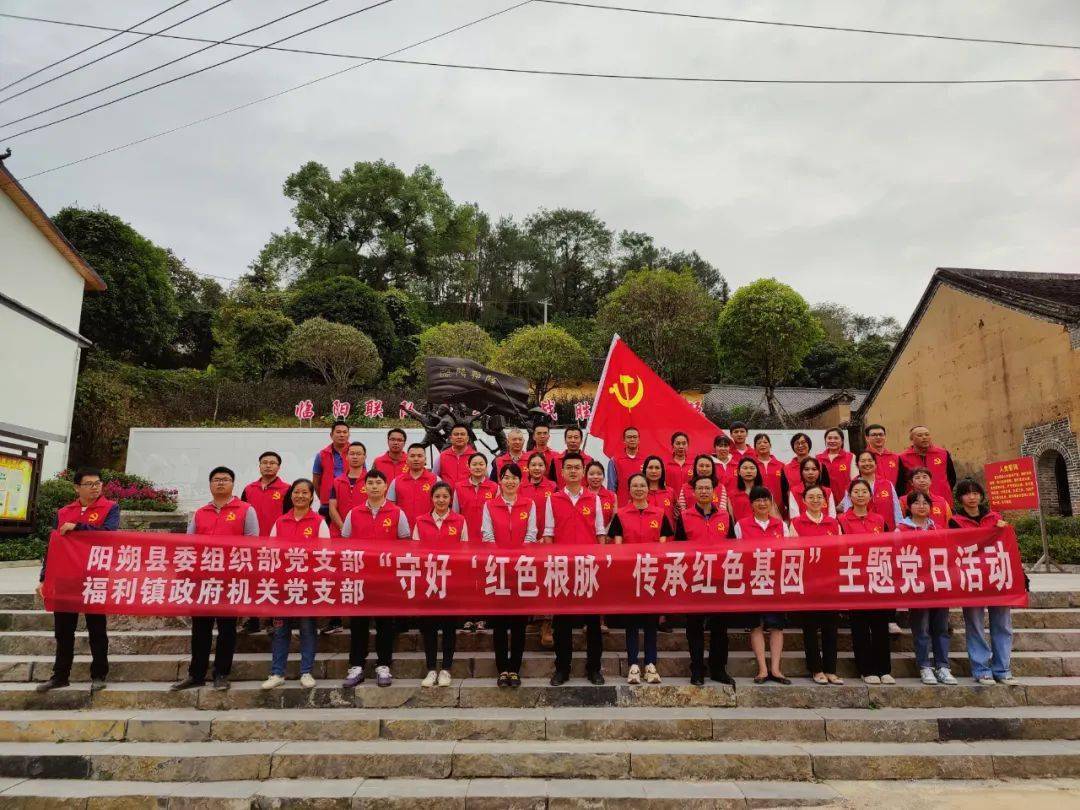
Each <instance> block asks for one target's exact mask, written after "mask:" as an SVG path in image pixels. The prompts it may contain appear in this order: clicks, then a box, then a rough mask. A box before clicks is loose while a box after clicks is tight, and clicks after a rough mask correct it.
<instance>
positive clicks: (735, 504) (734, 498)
mask: <svg viewBox="0 0 1080 810" xmlns="http://www.w3.org/2000/svg"><path fill="white" fill-rule="evenodd" d="M728 506H729V507H730V508H731V517H732V518H733V519H734V520H735V522H736V523H738V522H739V521H740V520H742V519H743V518H745V517H750V515H752V514H753V513H754V510H753V508H751V506H750V493H748V492H746V491H745V490H743V489H741V488H739V487H735V488H734V489H732V490H730V491H729V492H728Z"/></svg>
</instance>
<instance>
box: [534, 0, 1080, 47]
mask: <svg viewBox="0 0 1080 810" xmlns="http://www.w3.org/2000/svg"><path fill="white" fill-rule="evenodd" d="M536 1H537V2H538V3H546V4H548V5H551V6H577V7H579V8H591V9H602V10H604V11H623V12H629V13H632V14H651V15H655V16H658V17H682V18H685V19H691V20H714V21H717V22H731V23H746V24H749V25H773V26H779V27H781V28H806V29H811V30H814V31H838V32H843V33H848V34H877V35H880V36H887V37H912V38H915V39H940V40H946V41H949V42H977V43H982V44H987V45H1022V46H1025V47H1029V48H1062V49H1065V50H1072V51H1077V50H1080V45H1062V44H1058V43H1052V42H1027V41H1023V40H1015V39H987V38H983V37H953V36H948V35H946V34H920V33H915V32H912V31H885V30H882V29H879V28H848V27H845V26H840V25H811V24H809V23H793V22H779V21H776V20H757V19H751V18H748V17H719V16H714V15H711V14H690V13H687V12H679V11H657V10H655V9H650V8H631V7H629V6H607V5H601V4H599V3H581V2H576V0H536Z"/></svg>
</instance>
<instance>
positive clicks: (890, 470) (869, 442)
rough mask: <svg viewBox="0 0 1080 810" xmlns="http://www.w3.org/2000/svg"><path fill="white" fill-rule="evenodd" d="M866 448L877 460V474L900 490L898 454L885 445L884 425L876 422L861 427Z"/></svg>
mask: <svg viewBox="0 0 1080 810" xmlns="http://www.w3.org/2000/svg"><path fill="white" fill-rule="evenodd" d="M863 438H864V439H866V449H867V450H869V451H870V452H871V453H873V454H874V459H875V460H876V461H877V468H878V475H880V476H881V477H882V478H884V479H885V480H887V481H888V482H889V483H890V484H892V485H893V486H894V487H895V488H896V491H897V492H899V491H900V456H899V454H897V453H894V452H893V451H892V450H890V449H889V448H888V447H886V446H885V441H886V433H885V426H884V425H879V424H877V423H876V422H875V423H874V424H872V425H867V426H866V427H864V428H863Z"/></svg>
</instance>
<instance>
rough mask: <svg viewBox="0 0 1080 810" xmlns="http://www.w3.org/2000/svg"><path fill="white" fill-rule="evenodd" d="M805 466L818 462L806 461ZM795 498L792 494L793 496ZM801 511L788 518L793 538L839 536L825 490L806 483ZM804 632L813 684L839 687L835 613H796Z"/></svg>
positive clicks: (818, 611)
mask: <svg viewBox="0 0 1080 810" xmlns="http://www.w3.org/2000/svg"><path fill="white" fill-rule="evenodd" d="M804 463H805V464H808V465H814V466H816V465H817V460H816V459H812V458H807V459H806V460H805V461H804ZM792 494H793V495H794V493H792ZM800 498H801V501H802V509H801V511H800V512H799V514H797V515H795V517H793V518H792V519H791V532H792V534H794V535H795V536H796V537H838V536H839V535H840V534H841V532H840V524H839V523H838V522H837V520H836V518H835V517H833V516H831V515H830V514H829V513H828V511H826V504H827V503H829V504H830V505H831V499H832V494H831V493H829V499H828V500H826V493H825V487H823V486H821V485H820V484H807V485H806V487H805V489H804V490H803V491H802V492H801V493H800ZM798 617H799V620H800V622H801V624H802V631H803V649H804V650H805V651H806V668H807V669H809V670H810V676H811V677H812V678H813V679H814V683H820V684H830V683H831V684H834V685H836V686H840V685H842V684H843V683H844V681H843V679H842V678H840V677H839V676H838V675H837V674H836V625H837V620H838V618H839V617H838V616H837V613H836V611H835V610H807V611H803V612H802V613H799V614H798Z"/></svg>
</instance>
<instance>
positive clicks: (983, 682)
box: [975, 675, 997, 686]
mask: <svg viewBox="0 0 1080 810" xmlns="http://www.w3.org/2000/svg"><path fill="white" fill-rule="evenodd" d="M975 683H977V684H979V685H980V686H993V685H994V684H995V683H997V681H995V680H994V678H993V676H992V675H983V676H981V677H979V678H976V679H975Z"/></svg>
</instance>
